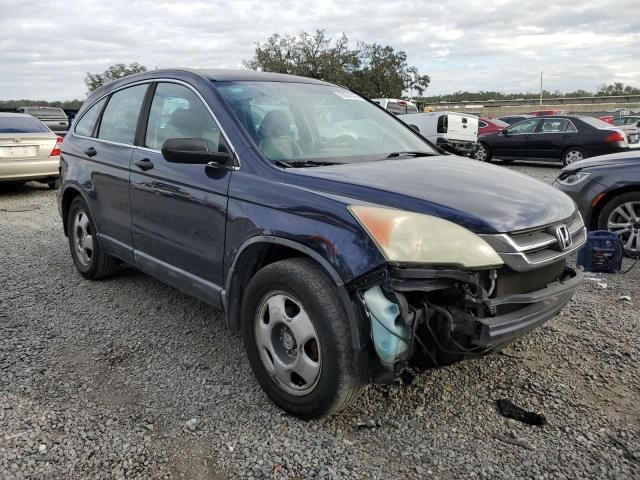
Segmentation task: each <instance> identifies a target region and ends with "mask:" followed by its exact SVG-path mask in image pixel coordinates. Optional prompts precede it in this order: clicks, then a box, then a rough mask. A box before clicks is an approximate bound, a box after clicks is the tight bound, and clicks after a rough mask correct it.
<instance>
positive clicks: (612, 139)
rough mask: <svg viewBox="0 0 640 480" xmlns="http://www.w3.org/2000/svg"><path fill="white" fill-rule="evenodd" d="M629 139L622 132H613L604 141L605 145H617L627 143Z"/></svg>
mask: <svg viewBox="0 0 640 480" xmlns="http://www.w3.org/2000/svg"><path fill="white" fill-rule="evenodd" d="M626 141H627V139H626V138H625V137H624V134H623V133H622V132H611V133H610V134H609V135H608V136H607V138H605V139H604V143H616V142H626Z"/></svg>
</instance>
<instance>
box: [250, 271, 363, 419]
mask: <svg viewBox="0 0 640 480" xmlns="http://www.w3.org/2000/svg"><path fill="white" fill-rule="evenodd" d="M274 313H275V314H277V315H276V316H275V317H274ZM289 327H291V328H289ZM242 330H243V336H244V344H245V348H246V351H247V356H248V357H249V362H250V364H251V368H252V369H253V373H254V375H255V377H256V379H257V380H258V383H260V385H261V386H262V388H263V390H264V391H265V392H266V393H267V395H268V396H269V398H271V400H272V401H273V402H274V403H275V404H276V405H278V406H279V407H280V408H282V409H283V410H286V411H287V412H289V413H291V414H293V415H295V416H297V417H300V418H303V419H311V418H318V417H323V416H325V415H331V414H333V413H336V412H338V411H340V410H342V409H344V408H346V407H347V406H348V405H349V404H350V403H352V402H353V401H354V400H355V399H356V398H357V397H358V395H359V393H360V391H361V390H362V388H363V387H364V382H363V381H362V376H361V375H360V371H361V370H360V369H359V368H358V367H357V366H356V362H355V355H354V350H353V346H352V343H351V335H350V330H349V324H348V320H347V315H346V313H345V310H344V308H343V306H342V304H341V303H340V300H339V299H338V295H337V291H336V287H335V285H334V283H333V281H332V280H331V279H330V278H329V277H328V276H327V275H326V274H325V273H324V271H323V270H322V269H321V268H320V267H319V266H318V265H317V264H316V263H315V262H313V261H311V260H309V259H306V258H293V259H287V260H282V261H279V262H275V263H272V264H270V265H267V266H266V267H264V268H263V269H261V270H259V271H258V272H257V273H256V274H255V276H254V277H253V278H252V279H251V281H250V282H249V285H248V287H247V290H246V293H245V296H244V301H243V306H242ZM292 339H293V342H292ZM300 344H302V347H300ZM275 365H280V367H279V368H276V367H275ZM298 371H299V372H302V373H303V375H299V374H298V373H297V372H298Z"/></svg>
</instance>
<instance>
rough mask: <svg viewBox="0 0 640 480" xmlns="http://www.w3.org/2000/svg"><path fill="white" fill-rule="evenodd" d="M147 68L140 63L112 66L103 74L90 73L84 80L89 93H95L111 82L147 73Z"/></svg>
mask: <svg viewBox="0 0 640 480" xmlns="http://www.w3.org/2000/svg"><path fill="white" fill-rule="evenodd" d="M146 71H147V67H145V66H144V65H140V64H139V63H130V64H129V65H125V64H124V63H116V64H115V65H111V66H110V67H109V68H107V69H106V70H105V71H104V72H102V73H89V72H87V76H86V77H85V78H84V83H85V84H86V85H87V88H88V89H89V92H93V91H94V90H95V89H97V88H100V87H101V86H102V85H105V84H107V83H109V82H113V81H114V80H117V79H119V78H122V77H126V76H127V75H133V74H134V73H141V72H146Z"/></svg>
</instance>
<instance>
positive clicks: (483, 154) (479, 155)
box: [476, 146, 487, 162]
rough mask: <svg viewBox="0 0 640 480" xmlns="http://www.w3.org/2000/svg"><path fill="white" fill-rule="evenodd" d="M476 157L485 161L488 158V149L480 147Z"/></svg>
mask: <svg viewBox="0 0 640 480" xmlns="http://www.w3.org/2000/svg"><path fill="white" fill-rule="evenodd" d="M476 158H477V159H478V160H480V161H481V162H484V161H485V160H486V159H487V150H486V149H485V148H484V147H483V146H480V147H478V150H477V151H476Z"/></svg>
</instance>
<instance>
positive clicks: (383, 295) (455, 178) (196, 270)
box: [59, 70, 585, 418]
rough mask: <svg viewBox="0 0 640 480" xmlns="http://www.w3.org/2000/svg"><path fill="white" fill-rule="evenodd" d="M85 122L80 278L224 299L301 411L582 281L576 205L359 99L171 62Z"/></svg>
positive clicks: (491, 344) (466, 353) (70, 225)
mask: <svg viewBox="0 0 640 480" xmlns="http://www.w3.org/2000/svg"><path fill="white" fill-rule="evenodd" d="M77 118H78V119H77V121H76V124H75V127H74V129H73V130H72V131H70V132H69V134H68V135H67V137H66V139H65V141H64V144H63V147H62V155H61V178H62V180H63V185H62V188H61V190H60V197H59V204H60V205H59V206H60V213H61V215H62V219H63V222H64V229H65V232H66V233H67V235H68V237H69V246H70V248H71V255H72V257H73V260H74V262H75V265H76V267H77V268H78V270H79V271H80V273H81V274H82V275H83V276H85V277H87V278H91V279H97V278H102V277H105V276H106V275H109V274H112V273H114V272H115V271H116V270H117V268H118V264H119V263H121V262H126V263H129V264H131V265H135V266H136V267H137V268H139V269H140V270H142V271H144V272H147V273H148V274H150V275H153V276H154V277H157V278H159V279H160V280H162V281H163V282H166V283H168V284H170V285H173V286H174V287H176V288H178V289H180V290H182V291H184V292H187V293H189V294H191V295H193V296H195V297H198V298H200V299H202V300H204V301H206V302H209V303H211V304H213V305H216V306H221V307H223V308H224V310H225V313H226V323H227V325H228V326H229V327H230V328H231V329H233V330H241V331H242V332H243V335H244V339H245V346H246V349H247V354H248V357H249V360H250V362H251V365H252V367H253V370H254V372H255V375H256V378H257V379H258V381H259V382H260V384H261V385H262V387H263V388H264V389H265V391H266V392H267V394H268V395H269V396H270V397H271V398H272V399H273V401H274V402H275V403H277V404H278V405H279V406H281V407H282V408H284V409H285V410H288V411H289V412H292V413H293V414H295V415H298V416H301V417H306V418H310V417H318V416H322V415H326V414H330V413H332V412H336V411H338V410H340V409H342V408H344V407H346V406H347V405H348V404H349V403H350V402H352V401H353V400H354V399H355V398H356V397H357V394H358V392H359V391H360V390H361V388H362V386H363V385H365V384H366V383H368V382H388V381H391V380H393V379H394V378H395V376H396V375H398V374H399V373H401V372H402V371H403V369H404V368H406V367H407V366H408V365H415V366H417V367H418V366H419V367H424V368H426V367H435V366H443V365H447V364H451V363H453V362H456V361H459V360H462V359H464V358H470V357H474V356H478V355H482V354H485V353H489V352H494V351H497V350H499V349H501V348H502V347H504V346H505V345H506V344H507V343H509V342H510V341H512V340H513V339H514V338H516V337H517V336H519V335H521V334H523V333H524V332H527V331H529V330H531V329H533V328H535V327H537V326H539V325H541V324H542V323H543V322H545V321H546V320H548V319H550V318H551V317H552V316H553V315H554V314H555V313H556V312H558V310H560V309H561V308H562V307H563V306H564V305H565V304H566V303H567V302H568V301H569V299H570V297H571V295H572V293H573V291H574V289H575V288H576V286H577V285H578V284H579V283H580V277H579V276H578V275H577V274H576V272H574V271H573V270H572V269H570V268H569V267H568V266H567V265H566V258H567V256H568V255H569V254H570V253H571V252H573V251H574V250H575V249H576V248H578V247H579V246H580V245H581V244H582V243H583V242H584V239H585V232H584V227H583V223H582V218H581V217H580V215H579V213H578V212H577V211H576V208H575V206H574V203H573V202H572V201H571V200H570V199H569V198H568V197H567V196H565V194H563V193H561V192H558V191H556V190H554V189H553V188H551V187H549V186H546V185H544V184H542V183H539V182H537V181H535V180H532V179H531V178H529V177H526V176H523V175H520V174H518V173H515V172H512V171H510V170H506V169H503V168H501V167H496V166H492V165H487V164H481V163H478V162H476V161H473V160H469V159H463V158H458V157H455V156H451V155H442V154H441V153H442V152H441V151H439V150H437V147H434V146H433V145H431V144H430V143H429V142H427V141H426V140H425V139H424V138H422V137H421V136H420V134H418V133H417V132H414V131H413V130H412V129H411V128H409V127H408V126H407V125H405V124H404V123H402V122H401V121H399V120H397V119H396V118H394V116H393V115H391V114H389V113H388V112H386V111H384V110H383V109H381V108H380V107H378V106H377V105H375V104H373V103H371V102H369V101H368V100H366V99H364V98H362V97H360V96H359V95H357V94H355V93H353V92H351V91H348V90H346V89H344V88H342V87H338V86H335V85H331V84H328V83H325V82H322V81H318V80H313V79H308V78H300V77H291V76H286V75H277V74H267V73H256V72H248V71H244V72H242V71H241V72H233V71H186V70H166V71H159V70H156V71H154V72H150V73H143V74H139V75H135V76H131V77H127V78H124V79H122V80H118V81H116V82H113V83H110V84H108V85H106V86H104V87H102V88H100V89H99V90H96V91H95V92H93V93H92V94H91V96H90V97H89V98H88V99H87V101H86V102H85V104H84V106H83V108H82V110H81V111H80V112H79V115H78V117H77Z"/></svg>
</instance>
